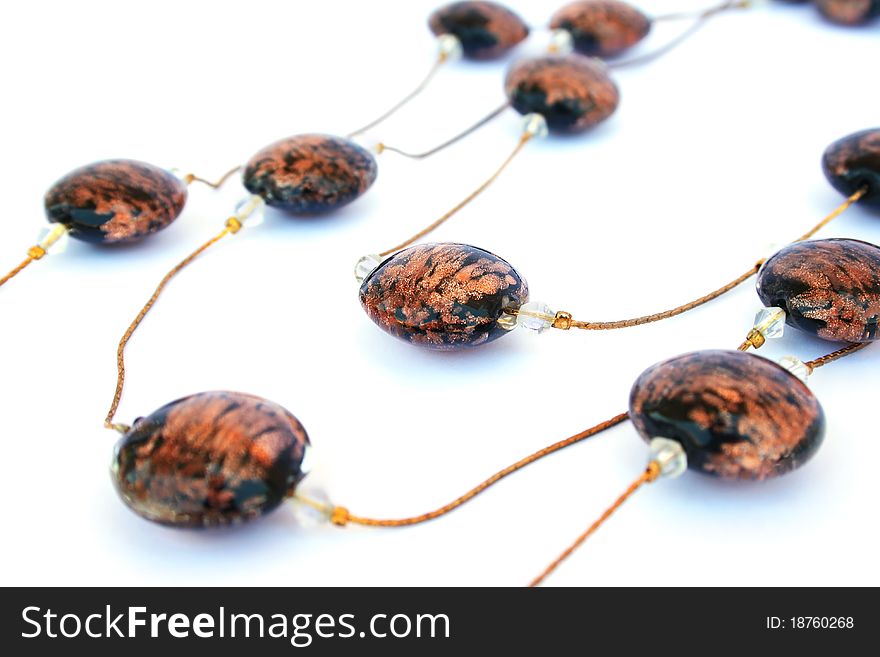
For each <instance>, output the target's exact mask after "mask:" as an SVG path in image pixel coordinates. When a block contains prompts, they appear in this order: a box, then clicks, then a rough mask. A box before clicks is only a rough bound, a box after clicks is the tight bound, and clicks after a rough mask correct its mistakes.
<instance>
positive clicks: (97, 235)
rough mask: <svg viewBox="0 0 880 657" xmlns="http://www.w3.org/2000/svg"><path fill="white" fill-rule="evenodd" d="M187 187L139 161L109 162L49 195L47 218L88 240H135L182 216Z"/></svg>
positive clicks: (84, 170)
mask: <svg viewBox="0 0 880 657" xmlns="http://www.w3.org/2000/svg"><path fill="white" fill-rule="evenodd" d="M186 194H187V190H186V184H185V183H184V182H183V181H181V180H179V179H178V178H177V177H176V176H174V175H173V174H172V173H171V172H169V171H166V170H164V169H161V168H159V167H156V166H153V165H152V164H147V163H146V162H137V161H135V160H104V161H102V162H95V163H94V164H88V165H86V166H84V167H80V168H79V169H75V170H74V171H71V172H70V173H68V174H67V175H66V176H64V177H63V178H61V179H60V180H59V181H58V182H56V183H55V184H54V185H52V187H51V188H50V189H49V191H48V192H46V197H45V199H44V203H45V208H46V217H47V218H48V219H49V221H50V222H52V223H60V224H64V225H65V226H67V227H68V228H69V229H70V230H69V232H70V236H71V237H74V238H76V239H80V240H83V241H86V242H98V243H118V242H134V241H137V240H139V239H141V238H143V237H145V236H147V235H149V234H151V233H155V232H157V231H159V230H162V229H163V228H165V227H166V226H168V225H169V224H170V223H171V222H173V221H174V220H175V219H177V217H178V216H180V213H181V212H183V206H184V205H185V204H186Z"/></svg>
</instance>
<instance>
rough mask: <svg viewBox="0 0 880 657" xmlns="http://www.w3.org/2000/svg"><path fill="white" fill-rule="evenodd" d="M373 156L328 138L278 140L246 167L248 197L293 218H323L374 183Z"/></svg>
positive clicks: (243, 178) (344, 142)
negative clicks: (292, 215)
mask: <svg viewBox="0 0 880 657" xmlns="http://www.w3.org/2000/svg"><path fill="white" fill-rule="evenodd" d="M377 173H378V166H377V165H376V160H375V158H374V157H373V156H372V155H371V154H370V152H369V151H367V150H366V149H364V148H361V147H360V146H358V145H357V144H355V143H354V142H351V141H349V140H347V139H341V138H339V137H333V136H330V135H297V136H295V137H289V138H287V139H282V140H280V141H276V142H275V143H274V144H270V145H269V146H267V147H266V148H264V149H263V150H261V151H260V152H259V153H257V154H256V155H254V156H253V157H252V158H251V159H250V161H248V163H247V164H246V165H245V168H244V173H243V175H242V180H243V182H244V186H245V187H246V188H247V189H248V191H250V192H251V193H252V194H257V195H259V196H261V197H262V198H263V200H265V201H266V203H267V204H268V205H271V206H272V207H276V208H280V209H282V210H285V211H286V212H290V213H291V214H322V213H325V212H330V211H331V210H336V209H337V208H341V207H342V206H344V205H347V204H349V203H351V202H352V201H354V200H355V199H356V198H358V197H359V196H361V195H362V194H363V193H364V192H366V191H367V190H368V189H369V188H370V186H371V185H372V184H373V182H375V180H376V175H377Z"/></svg>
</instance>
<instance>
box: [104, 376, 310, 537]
mask: <svg viewBox="0 0 880 657" xmlns="http://www.w3.org/2000/svg"><path fill="white" fill-rule="evenodd" d="M308 445H309V439H308V436H307V435H306V431H305V429H303V426H302V425H301V424H300V423H299V421H298V420H297V419H296V418H295V417H294V416H293V415H291V414H290V413H289V412H287V411H286V410H285V409H283V408H282V407H280V406H278V405H277V404H274V403H272V402H270V401H267V400H265V399H261V398H260V397H254V396H252V395H246V394H242V393H237V392H204V393H200V394H197V395H192V396H190V397H185V398H183V399H179V400H177V401H174V402H172V403H170V404H168V405H166V406H164V407H162V408H160V409H159V410H157V411H156V412H154V413H153V414H151V415H149V416H148V417H145V418H141V419H139V420H138V421H137V422H135V424H134V426H133V427H132V428H131V430H130V431H128V432H127V433H126V434H125V435H124V436H123V437H122V439H121V440H120V442H119V444H118V445H117V446H116V451H115V455H114V462H113V481H114V483H115V485H116V489H117V491H118V492H119V494H120V496H121V497H122V499H123V501H124V502H125V503H126V504H127V505H128V506H129V507H130V508H131V509H132V510H133V511H134V512H135V513H137V514H138V515H140V516H142V517H144V518H146V519H148V520H152V521H155V522H158V523H161V524H165V525H173V526H176V527H211V526H217V525H228V524H232V523H238V522H242V521H245V520H251V519H253V518H257V517H259V516H261V515H264V514H266V513H268V512H269V511H272V510H273V509H275V508H276V507H278V506H279V505H280V504H281V503H282V501H283V500H284V499H285V498H286V497H288V496H289V495H291V494H292V493H293V490H294V488H295V487H296V485H297V483H298V482H299V481H300V479H301V478H302V477H303V471H302V463H303V457H304V455H305V450H306V448H307V447H308Z"/></svg>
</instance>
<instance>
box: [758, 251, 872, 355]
mask: <svg viewBox="0 0 880 657" xmlns="http://www.w3.org/2000/svg"><path fill="white" fill-rule="evenodd" d="M756 289H757V292H758V297H759V298H760V299H761V301H762V302H764V304H766V305H778V306H781V307H783V308H785V312H786V314H787V317H786V323H787V324H788V325H789V326H792V327H794V328H796V329H798V330H799V331H803V332H805V333H809V334H812V335H815V336H817V337H819V338H822V339H823V340H829V341H832V342H873V341H875V340H880V247H878V246H875V245H874V244H869V243H868V242H862V241H860V240H851V239H841V238H832V239H824V240H809V241H806V242H796V243H795V244H791V245H789V246H787V247H785V248H784V249H782V250H781V251H779V253H777V254H776V255H774V256H773V257H772V258H770V259H769V260H768V261H767V262H766V263H764V266H763V267H761V271H760V272H759V273H758V280H757V285H756Z"/></svg>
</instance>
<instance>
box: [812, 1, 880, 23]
mask: <svg viewBox="0 0 880 657" xmlns="http://www.w3.org/2000/svg"><path fill="white" fill-rule="evenodd" d="M816 7H818V8H819V11H820V12H821V13H822V15H823V16H824V17H825V18H827V19H828V20H830V21H833V22H835V23H840V24H841V25H862V24H863V23H867V22H868V21H870V20H871V19H872V18H876V17H877V16H880V0H816Z"/></svg>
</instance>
